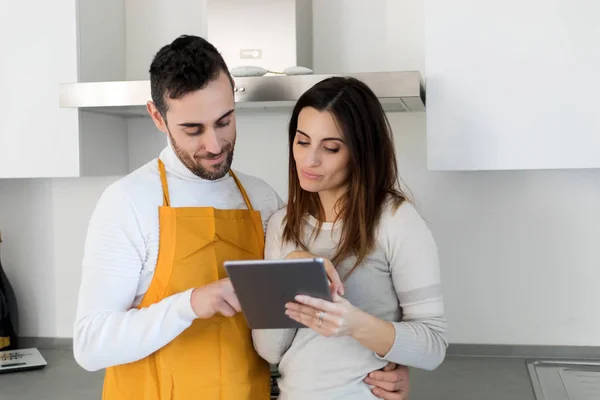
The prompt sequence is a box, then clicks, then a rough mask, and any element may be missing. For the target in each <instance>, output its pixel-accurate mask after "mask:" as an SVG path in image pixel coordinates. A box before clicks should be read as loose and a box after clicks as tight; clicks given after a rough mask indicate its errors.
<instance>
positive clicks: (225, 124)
mask: <svg viewBox="0 0 600 400" xmlns="http://www.w3.org/2000/svg"><path fill="white" fill-rule="evenodd" d="M230 122H231V121H227V122H219V123H218V124H217V128H225V127H226V126H227V125H229V123H230Z"/></svg>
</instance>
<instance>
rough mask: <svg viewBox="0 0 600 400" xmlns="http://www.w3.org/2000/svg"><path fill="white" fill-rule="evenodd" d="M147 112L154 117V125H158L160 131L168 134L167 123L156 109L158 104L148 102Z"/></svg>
mask: <svg viewBox="0 0 600 400" xmlns="http://www.w3.org/2000/svg"><path fill="white" fill-rule="evenodd" d="M146 110H148V114H150V117H152V121H154V125H156V127H157V128H158V130H159V131H161V132H164V133H167V122H166V121H165V119H164V118H163V116H162V115H161V113H160V111H158V109H157V108H156V104H154V102H152V101H148V102H147V103H146Z"/></svg>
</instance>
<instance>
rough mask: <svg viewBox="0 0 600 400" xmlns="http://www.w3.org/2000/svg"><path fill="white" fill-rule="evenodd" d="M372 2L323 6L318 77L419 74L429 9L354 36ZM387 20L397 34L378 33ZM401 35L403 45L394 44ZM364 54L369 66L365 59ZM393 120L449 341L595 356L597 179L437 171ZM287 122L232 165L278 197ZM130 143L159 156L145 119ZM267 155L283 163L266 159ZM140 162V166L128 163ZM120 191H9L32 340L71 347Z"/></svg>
mask: <svg viewBox="0 0 600 400" xmlns="http://www.w3.org/2000/svg"><path fill="white" fill-rule="evenodd" d="M342 3H343V4H344V7H342ZM363 3H364V2H363V1H361V0H335V1H334V0H326V1H325V0H315V6H314V7H315V15H320V17H319V18H316V19H315V36H317V37H319V39H318V40H316V43H317V42H318V43H320V45H318V46H317V48H316V49H315V64H316V65H317V67H318V68H321V69H322V70H325V69H329V70H330V71H333V70H335V69H338V68H339V70H341V69H342V68H343V69H344V70H345V71H346V72H349V71H368V70H376V69H380V68H379V66H380V65H382V67H381V69H383V68H387V69H401V68H414V69H421V70H422V66H424V65H425V63H424V59H423V58H424V57H423V53H422V50H423V49H422V47H421V46H419V47H416V46H414V45H412V44H410V43H412V42H411V40H414V41H416V42H417V43H419V42H421V41H422V40H423V37H424V35H423V29H424V26H423V14H422V10H423V7H422V5H421V3H420V2H418V1H416V0H414V1H408V0H402V1H398V0H387V1H384V0H379V1H378V2H377V1H376V2H375V8H374V10H376V11H373V13H374V14H369V15H371V17H372V18H369V19H364V18H363V19H360V24H359V25H356V24H354V25H348V24H350V22H351V21H356V20H355V19H354V18H356V17H357V16H359V15H361V14H362V11H363V10H362V8H360V7H362V5H363ZM326 9H327V10H329V11H328V12H330V13H331V12H334V11H335V13H336V15H337V16H336V18H337V19H338V21H339V20H341V21H346V23H345V25H343V28H341V29H343V32H347V31H353V30H354V29H358V28H360V29H362V31H363V32H364V33H365V34H366V33H368V32H371V31H374V32H378V33H377V35H380V36H381V35H382V36H385V37H386V38H388V39H389V40H391V39H390V38H393V37H395V36H396V37H397V42H396V47H394V49H401V51H400V52H399V53H394V52H392V51H388V49H389V46H391V44H390V41H389V40H388V39H386V41H384V42H376V41H368V40H364V39H363V40H361V41H358V40H357V41H353V40H346V41H343V40H341V41H340V40H339V39H336V38H335V34H336V32H335V31H329V30H328V29H327V28H326V25H327V24H328V23H329V22H330V21H331V20H325V19H323V18H322V15H323V14H322V12H325V10H326ZM386 9H387V10H396V13H395V14H396V16H395V17H394V18H392V17H384V16H383V14H382V13H383V11H384V10H386ZM358 10H360V11H361V12H358ZM327 15H332V14H327ZM375 17H377V18H380V19H374V18H375ZM384 18H387V21H388V24H389V25H387V26H386V27H385V30H384V31H385V33H381V32H382V28H381V27H380V23H381V21H383V20H385V19H384ZM415 21H417V22H415ZM391 24H394V25H391ZM400 31H402V32H403V35H402V36H398V35H396V33H398V32H400ZM318 32H321V33H320V34H317V33H318ZM344 34H345V33H344ZM324 35H325V36H324ZM342 36H343V35H342ZM380 36H378V37H380ZM355 37H356V36H355ZM332 41H336V43H337V45H336V46H338V47H336V48H335V51H336V52H337V53H336V54H338V55H339V57H338V56H336V57H325V56H324V55H325V52H324V50H323V49H322V48H321V47H319V46H323V43H327V42H332ZM386 43H387V44H386ZM373 46H375V47H376V48H377V49H379V50H378V51H376V50H373V49H372V48H371V47H373ZM404 53H405V54H406V56H404V55H403V54H404ZM319 54H321V55H320V56H319ZM364 54H372V55H374V56H373V57H371V58H366V59H364V58H363V56H362V55H364ZM378 54H382V56H381V58H379V57H376V56H377V55H378ZM149 61H150V60H148V62H149ZM403 63H406V65H407V66H404V65H403ZM408 65H412V66H413V67H409V66H408ZM389 117H390V119H391V122H392V125H393V128H394V130H395V137H396V146H397V150H398V161H399V164H400V169H401V172H402V175H403V178H404V180H405V181H406V183H407V184H408V185H409V187H410V188H411V190H412V192H413V195H414V197H415V198H416V200H417V206H418V208H419V210H420V211H421V212H422V214H423V216H424V217H425V218H426V219H427V220H428V221H429V223H430V226H431V228H432V230H433V233H434V235H435V237H436V239H437V243H438V246H439V248H440V257H441V266H442V272H443V284H444V292H445V295H446V308H447V313H448V318H449V322H450V338H451V341H452V342H454V343H501V344H544V345H592V346H600V336H599V335H598V334H597V332H599V331H600V320H599V319H598V318H595V316H596V315H597V304H599V303H600V292H599V291H597V290H596V286H597V285H596V282H599V281H600V268H599V267H600V250H599V249H600V248H599V246H598V238H600V207H599V206H598V204H600V184H599V183H600V170H570V171H553V170H545V171H503V172H479V173H478V172H443V173H442V172H429V171H427V169H426V147H425V146H426V137H425V127H426V122H425V114H423V113H415V114H390V116H389ZM287 118H288V116H287V115H285V114H281V113H276V112H268V113H264V114H262V115H251V114H249V113H243V114H242V115H241V116H240V117H239V122H238V125H239V128H238V129H239V132H238V136H239V137H238V142H237V146H236V152H235V161H234V167H235V168H238V169H242V170H244V171H246V172H249V173H254V174H256V175H258V176H261V177H263V178H264V179H266V180H267V181H268V182H269V183H270V184H272V185H273V186H274V187H275V189H276V190H277V191H278V192H279V193H280V194H281V195H283V196H285V189H286V185H287V182H286V165H287V155H286V153H285V151H286V146H287V144H286V132H285V126H286V123H287ZM129 131H130V140H131V143H136V142H137V141H138V140H139V142H140V145H144V146H148V148H152V147H160V146H161V144H162V143H164V142H163V138H161V137H160V136H159V134H157V133H156V132H155V131H154V128H153V127H152V124H151V122H150V121H149V120H135V122H132V123H130V124H129ZM267 144H268V145H273V146H275V148H277V149H281V153H277V154H274V153H271V152H269V153H267V151H266V150H265V148H266V145H267ZM141 162H143V159H141V158H140V157H138V158H135V157H132V163H134V164H139V163H141ZM274 166H280V167H274ZM116 178H117V177H104V178H84V179H54V180H12V181H0V229H2V232H3V239H4V243H3V252H2V259H3V263H4V264H5V267H6V269H7V273H8V275H9V278H10V279H11V281H12V282H13V284H14V286H15V289H16V290H17V292H18V296H19V300H20V306H21V315H22V324H21V328H22V332H21V333H22V334H23V335H27V336H59V337H70V336H71V324H72V320H73V317H74V311H75V299H76V296H77V290H78V285H79V279H80V260H81V256H82V248H83V240H84V237H85V230H86V225H87V219H88V218H89V215H90V213H91V210H92V209H93V207H94V204H95V201H96V199H97V198H98V196H99V195H100V193H101V192H102V190H103V189H104V188H105V187H106V186H107V185H108V184H109V183H110V182H111V181H113V180H114V179H116Z"/></svg>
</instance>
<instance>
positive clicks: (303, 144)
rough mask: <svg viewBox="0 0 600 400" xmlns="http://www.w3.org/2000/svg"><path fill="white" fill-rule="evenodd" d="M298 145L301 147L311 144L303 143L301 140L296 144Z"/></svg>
mask: <svg viewBox="0 0 600 400" xmlns="http://www.w3.org/2000/svg"><path fill="white" fill-rule="evenodd" d="M296 144H298V145H299V146H308V144H309V143H308V142H301V141H300V140H298V141H297V142H296Z"/></svg>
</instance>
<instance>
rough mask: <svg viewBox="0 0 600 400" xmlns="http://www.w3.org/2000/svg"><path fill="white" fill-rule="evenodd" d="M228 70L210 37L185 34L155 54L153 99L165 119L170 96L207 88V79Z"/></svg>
mask: <svg viewBox="0 0 600 400" xmlns="http://www.w3.org/2000/svg"><path fill="white" fill-rule="evenodd" d="M222 72H224V73H226V74H227V76H228V77H229V80H230V81H231V86H232V89H233V85H234V83H233V79H232V78H231V75H230V74H229V69H228V68H227V64H225V60H223V57H222V56H221V54H220V53H219V52H218V51H217V49H216V48H215V46H213V45H212V44H210V43H209V42H208V41H207V40H205V39H203V38H201V37H198V36H191V35H182V36H179V37H178V38H177V39H175V40H174V41H173V42H172V43H170V44H168V45H166V46H164V47H163V48H162V49H160V50H159V51H158V53H156V55H155V56H154V59H153V60H152V64H151V65H150V89H151V95H152V101H153V102H154V104H155V105H156V108H157V109H158V111H159V112H160V113H161V115H162V116H163V118H165V120H166V113H167V109H168V107H167V103H166V98H167V96H168V97H169V98H171V99H180V98H181V97H183V96H184V95H186V94H187V93H189V92H193V91H196V90H200V89H202V88H204V87H205V86H206V85H207V84H208V82H210V81H212V80H215V79H217V77H218V76H219V74H220V73H222Z"/></svg>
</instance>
